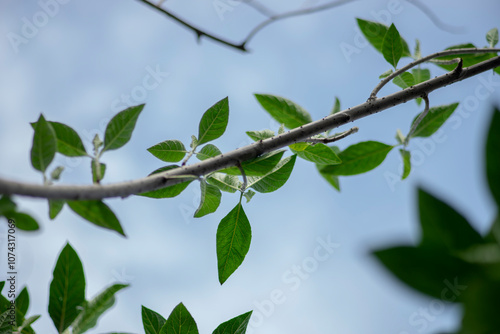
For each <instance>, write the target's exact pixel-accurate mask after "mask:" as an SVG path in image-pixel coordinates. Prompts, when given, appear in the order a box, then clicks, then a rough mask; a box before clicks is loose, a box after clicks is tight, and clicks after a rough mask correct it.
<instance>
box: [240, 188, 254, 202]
mask: <svg viewBox="0 0 500 334" xmlns="http://www.w3.org/2000/svg"><path fill="white" fill-rule="evenodd" d="M254 195H255V191H253V190H252V189H248V190H247V191H245V192H244V193H243V196H245V198H246V199H247V203H248V202H250V200H251V199H252V198H253V196H254Z"/></svg>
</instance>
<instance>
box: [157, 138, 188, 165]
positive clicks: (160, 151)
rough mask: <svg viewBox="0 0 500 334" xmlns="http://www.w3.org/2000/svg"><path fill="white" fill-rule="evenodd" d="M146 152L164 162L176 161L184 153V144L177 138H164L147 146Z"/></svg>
mask: <svg viewBox="0 0 500 334" xmlns="http://www.w3.org/2000/svg"><path fill="white" fill-rule="evenodd" d="M148 152H149V153H151V154H152V155H154V156H155V157H157V158H158V159H160V160H162V161H166V162H178V161H181V160H182V158H184V156H185V155H186V153H187V151H186V148H185V147H184V144H183V143H182V142H180V141H179V140H165V141H163V142H161V143H158V144H156V145H154V146H151V147H150V148H148Z"/></svg>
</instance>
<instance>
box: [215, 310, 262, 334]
mask: <svg viewBox="0 0 500 334" xmlns="http://www.w3.org/2000/svg"><path fill="white" fill-rule="evenodd" d="M251 316H252V311H250V312H247V313H244V314H242V315H239V316H237V317H235V318H232V319H231V320H228V321H226V322H223V323H222V324H220V325H219V326H218V327H217V328H216V329H215V330H214V331H213V333H212V334H245V332H246V330H247V327H248V322H249V321H250V317H251Z"/></svg>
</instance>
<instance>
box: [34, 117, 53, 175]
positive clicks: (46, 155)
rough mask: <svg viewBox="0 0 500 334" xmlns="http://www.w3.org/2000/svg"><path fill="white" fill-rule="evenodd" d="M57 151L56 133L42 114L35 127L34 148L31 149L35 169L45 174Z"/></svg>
mask: <svg viewBox="0 0 500 334" xmlns="http://www.w3.org/2000/svg"><path fill="white" fill-rule="evenodd" d="M56 151H57V139H56V133H55V131H54V129H53V128H52V126H51V125H50V123H49V122H47V121H46V120H45V118H44V117H43V115H42V114H40V117H39V118H38V121H37V122H36V125H35V134H34V135H33V146H32V147H31V164H32V165H33V168H35V169H36V170H39V171H41V172H45V170H47V167H48V166H49V165H50V163H51V162H52V160H53V159H54V156H55V155H56Z"/></svg>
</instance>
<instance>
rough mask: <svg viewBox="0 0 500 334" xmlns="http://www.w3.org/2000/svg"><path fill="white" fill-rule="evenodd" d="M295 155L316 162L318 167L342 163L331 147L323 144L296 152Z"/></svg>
mask: <svg viewBox="0 0 500 334" xmlns="http://www.w3.org/2000/svg"><path fill="white" fill-rule="evenodd" d="M292 151H293V150H292ZM294 153H296V154H297V155H298V156H299V157H301V158H302V159H304V160H307V161H311V162H314V163H315V164H318V165H335V164H340V163H341V162H342V161H341V160H340V158H339V157H338V156H337V154H335V152H334V151H333V150H332V149H331V148H330V147H329V146H326V145H325V144H322V143H318V144H315V145H309V146H307V147H306V148H305V150H303V151H294Z"/></svg>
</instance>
